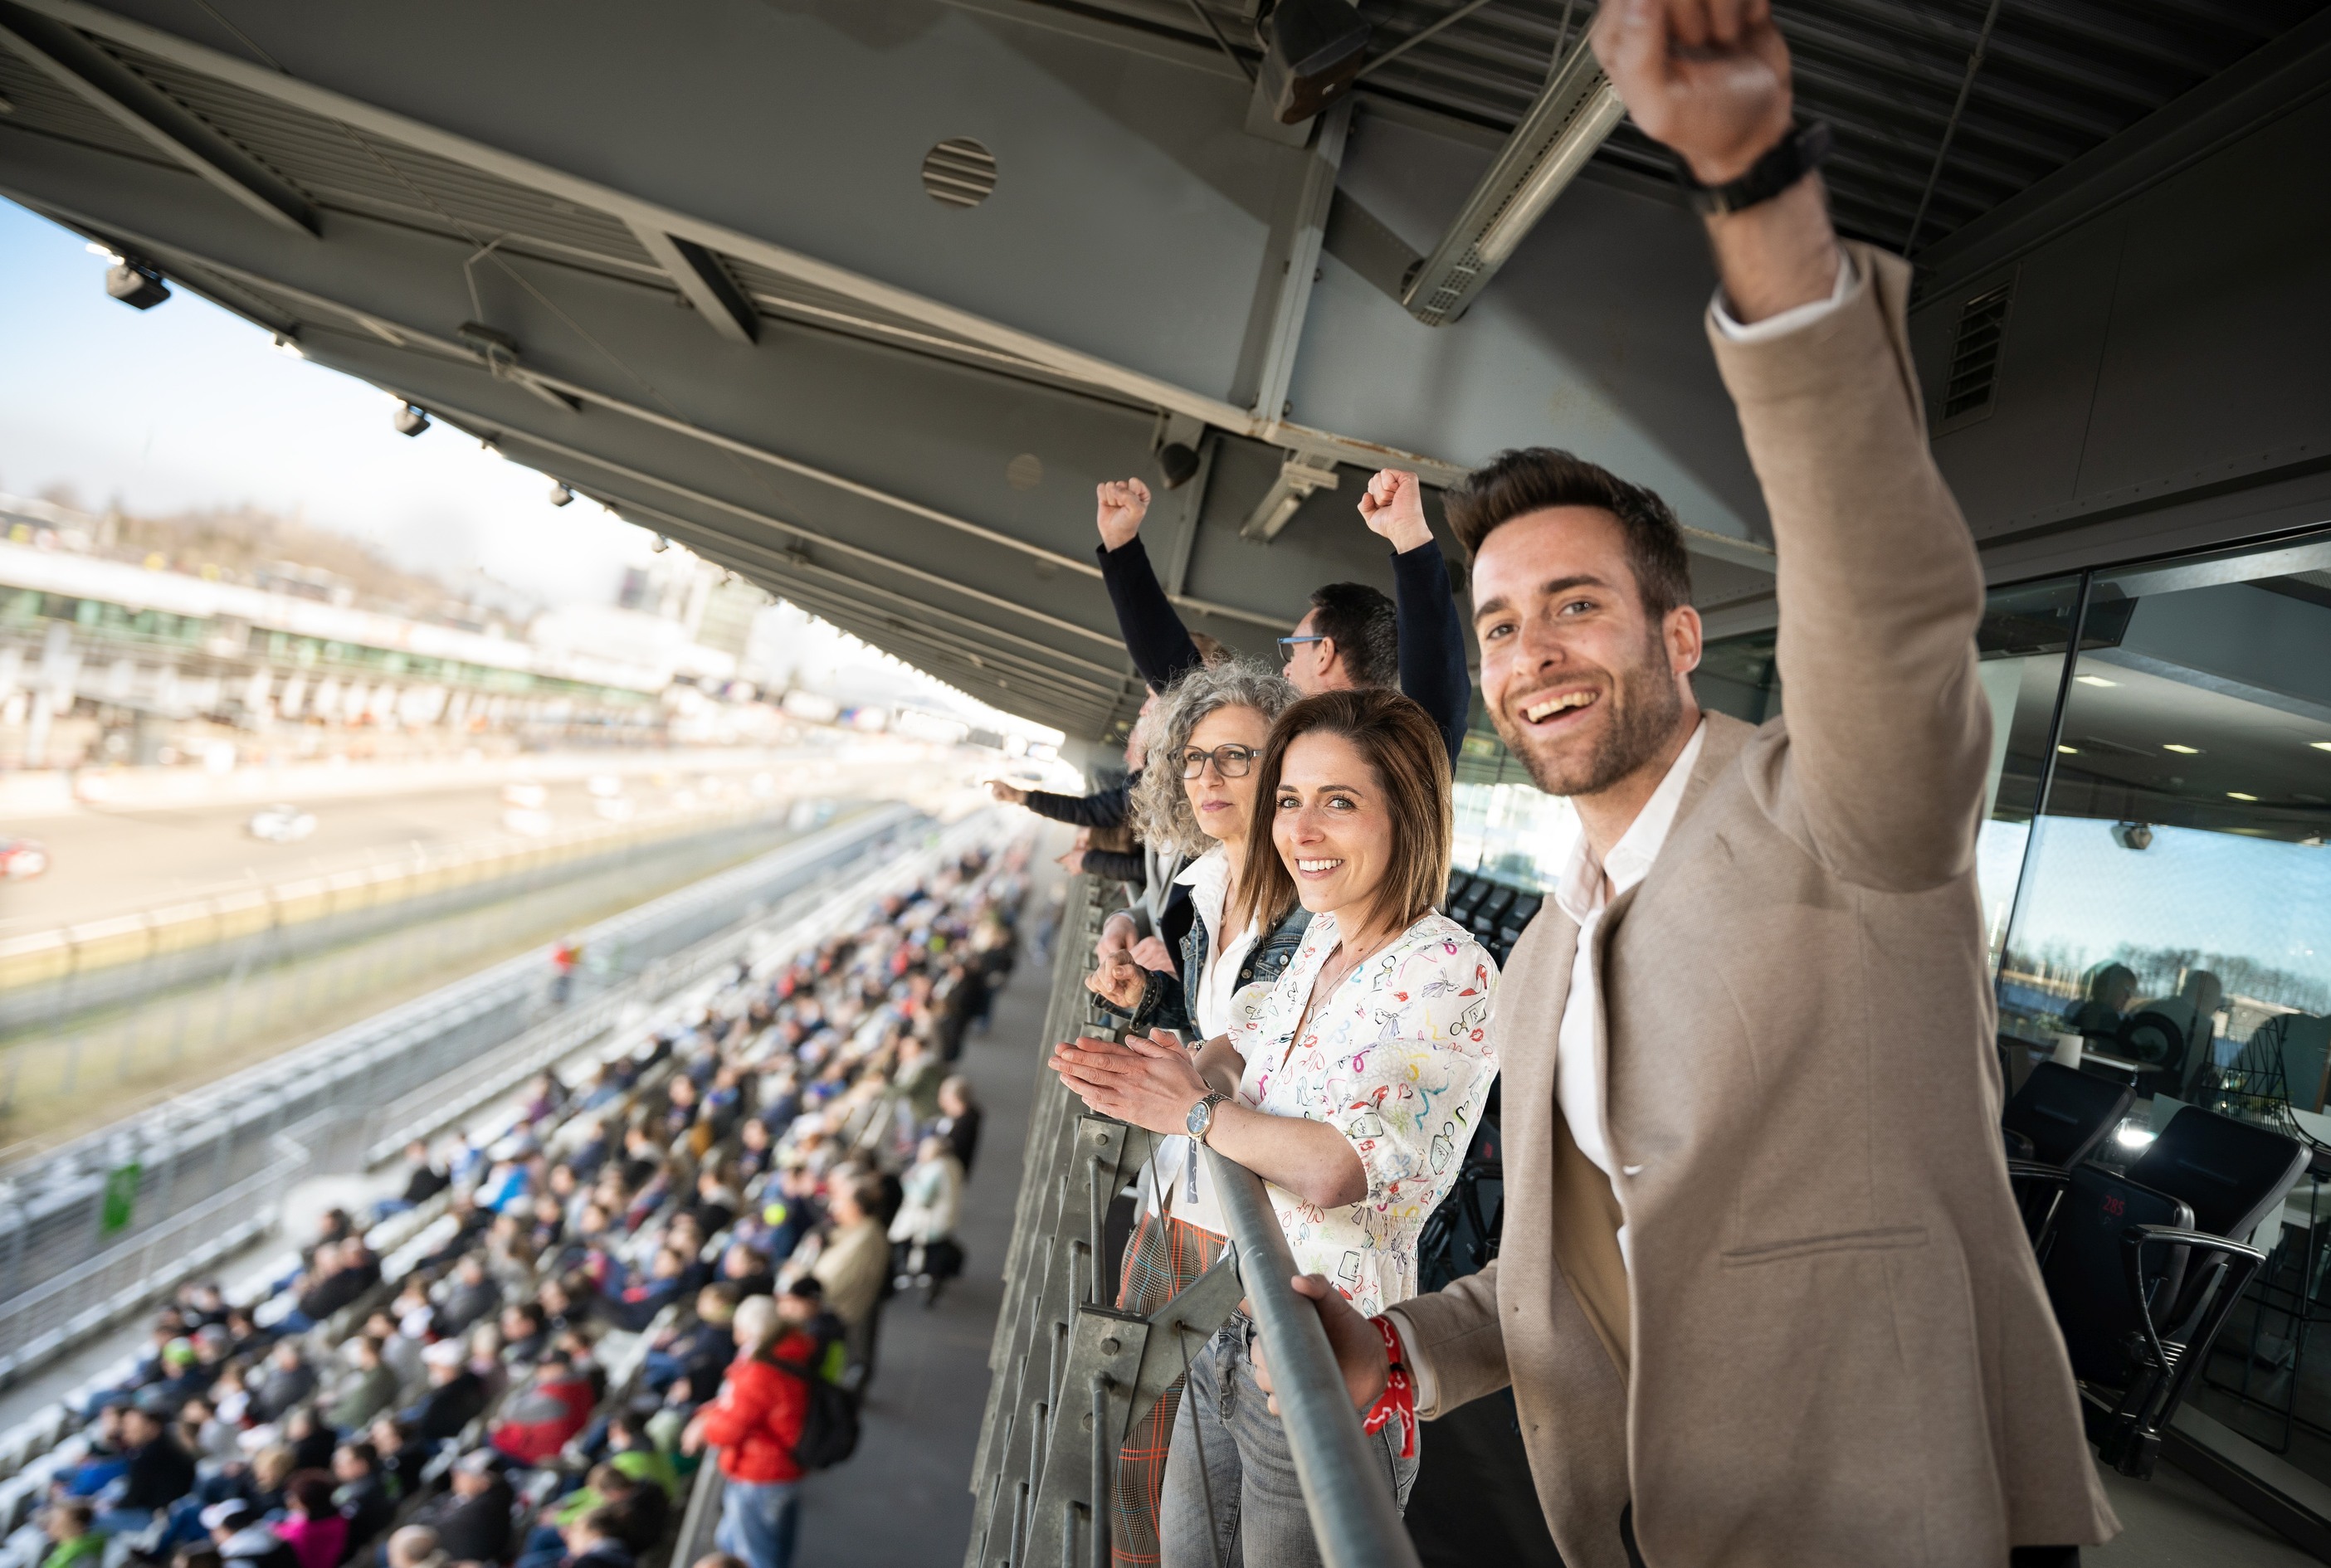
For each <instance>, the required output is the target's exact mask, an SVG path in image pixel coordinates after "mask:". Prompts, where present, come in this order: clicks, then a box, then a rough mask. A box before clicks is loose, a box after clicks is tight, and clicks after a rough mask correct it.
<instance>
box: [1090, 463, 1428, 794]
mask: <svg viewBox="0 0 2331 1568" xmlns="http://www.w3.org/2000/svg"><path fill="white" fill-rule="evenodd" d="M1097 499H1098V500H1099V516H1098V519H1097V520H1098V522H1099V527H1100V540H1101V542H1100V548H1099V556H1100V575H1101V581H1102V583H1103V584H1105V585H1106V586H1107V587H1108V596H1109V602H1110V603H1112V604H1114V605H1115V606H1116V607H1117V622H1118V629H1119V630H1120V631H1122V632H1124V633H1125V646H1126V648H1127V651H1129V652H1131V653H1132V655H1133V667H1134V669H1135V670H1138V671H1139V672H1140V674H1141V678H1142V679H1144V680H1146V681H1147V682H1148V683H1149V687H1150V689H1152V690H1153V691H1163V690H1164V689H1166V687H1168V686H1171V685H1172V684H1173V683H1174V681H1175V678H1176V677H1178V676H1180V675H1182V674H1184V673H1185V671H1188V670H1194V669H1196V668H1197V667H1198V665H1199V664H1200V663H1201V662H1202V661H1203V660H1202V659H1201V657H1200V654H1199V651H1198V645H1197V644H1196V643H1195V642H1194V641H1192V640H1191V637H1190V632H1189V630H1188V628H1186V627H1185V626H1184V625H1183V624H1182V618H1181V617H1180V616H1179V615H1178V614H1176V613H1175V611H1174V604H1173V601H1172V600H1170V599H1169V598H1167V597H1166V589H1165V587H1164V585H1163V584H1160V583H1159V582H1158V581H1157V574H1156V571H1155V570H1153V569H1152V568H1151V566H1150V565H1149V554H1148V552H1147V551H1146V550H1145V549H1144V548H1143V547H1142V544H1141V519H1142V518H1144V517H1145V516H1146V515H1147V513H1148V510H1149V487H1148V486H1147V485H1146V484H1143V483H1142V482H1141V481H1140V480H1137V479H1133V480H1111V481H1109V482H1107V483H1104V484H1102V485H1100V486H1099V487H1098V489H1097ZM1359 510H1360V517H1361V518H1362V520H1363V521H1365V523H1366V524H1367V526H1368V527H1369V529H1370V530H1371V531H1373V532H1374V533H1375V534H1376V535H1378V536H1379V537H1382V538H1383V539H1384V541H1385V542H1386V543H1388V544H1389V545H1391V546H1392V548H1393V557H1392V573H1393V591H1394V599H1392V600H1387V599H1385V597H1384V594H1381V593H1380V592H1378V591H1377V590H1376V589H1374V588H1371V587H1369V586H1367V585H1366V584H1364V583H1330V584H1327V585H1326V586H1325V587H1322V588H1318V589H1316V590H1314V591H1313V593H1312V594H1311V607H1310V609H1309V610H1308V611H1307V612H1305V613H1304V616H1303V619H1302V620H1300V621H1299V622H1296V626H1295V630H1294V632H1291V633H1290V634H1289V635H1288V636H1286V637H1282V638H1280V651H1281V652H1282V653H1283V654H1284V655H1285V656H1286V668H1285V673H1286V676H1287V679H1289V680H1290V681H1292V682H1293V683H1294V685H1295V689H1297V690H1298V691H1299V692H1301V693H1302V694H1303V695H1304V696H1306V697H1313V696H1317V695H1318V693H1320V692H1322V691H1342V690H1348V689H1353V688H1359V687H1370V686H1389V687H1396V688H1397V689H1399V690H1401V691H1402V692H1403V693H1404V694H1406V695H1407V696H1409V697H1411V698H1414V699H1415V700H1416V702H1417V703H1418V704H1419V705H1420V706H1421V707H1422V708H1423V709H1424V711H1425V712H1426V713H1427V714H1429V715H1431V716H1432V722H1433V724H1434V725H1435V726H1436V727H1438V728H1439V729H1440V731H1441V738H1442V739H1443V740H1444V741H1446V742H1447V743H1448V746H1449V758H1450V763H1451V766H1454V765H1455V764H1456V759H1457V753H1458V750H1459V748H1460V746H1463V745H1464V742H1465V723H1466V719H1467V717H1468V715H1469V711H1470V708H1471V707H1472V701H1473V683H1472V679H1471V677H1470V675H1469V674H1468V673H1467V671H1466V669H1465V631H1464V626H1463V623H1462V622H1460V620H1459V618H1458V614H1457V601H1456V597H1455V595H1454V594H1452V593H1451V590H1450V584H1449V566H1448V563H1447V562H1446V561H1445V560H1443V559H1442V557H1441V546H1440V545H1439V544H1438V543H1437V542H1435V541H1434V539H1433V537H1432V527H1431V526H1430V525H1428V524H1427V523H1426V522H1425V520H1424V505H1423V489H1422V485H1421V484H1420V483H1419V481H1418V480H1417V477H1416V476H1415V475H1414V474H1413V473H1409V472H1407V471H1405V470H1401V469H1385V470H1383V471H1382V472H1381V473H1378V474H1377V475H1376V476H1375V478H1374V479H1372V480H1369V481H1368V488H1367V490H1366V492H1365V494H1364V495H1363V496H1362V497H1361V499H1360V506H1359Z"/></svg>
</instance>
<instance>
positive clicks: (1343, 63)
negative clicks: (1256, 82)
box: [1261, 0, 1368, 125]
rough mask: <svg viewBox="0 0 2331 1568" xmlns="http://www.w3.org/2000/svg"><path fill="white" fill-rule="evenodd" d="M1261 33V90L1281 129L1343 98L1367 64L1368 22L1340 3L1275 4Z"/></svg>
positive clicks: (1297, 0) (1298, 0)
mask: <svg viewBox="0 0 2331 1568" xmlns="http://www.w3.org/2000/svg"><path fill="white" fill-rule="evenodd" d="M1262 33H1263V43H1264V45H1265V47H1264V49H1263V52H1262V80H1261V92H1262V96H1263V100H1264V101H1265V102H1267V103H1269V104H1270V112H1271V113H1272V114H1273V115H1274V116H1275V117H1277V119H1278V120H1279V123H1280V124H1281V125H1301V124H1302V123H1303V122H1304V121H1305V120H1307V119H1310V118H1311V117H1312V116H1313V115H1315V114H1318V112H1319V111H1320V110H1321V109H1325V108H1327V106H1328V105H1329V104H1331V103H1333V102H1335V101H1336V100H1337V99H1339V98H1341V97H1343V96H1344V94H1345V92H1346V90H1349V89H1350V87H1351V85H1352V81H1353V79H1354V78H1355V77H1356V76H1358V75H1359V73H1360V67H1361V66H1362V65H1365V63H1367V58H1368V24H1366V23H1365V22H1364V21H1362V20H1361V19H1360V14H1359V13H1358V12H1357V11H1355V10H1353V9H1352V8H1351V7H1350V6H1349V5H1346V4H1344V0H1279V4H1278V5H1277V6H1275V7H1273V8H1272V10H1271V13H1270V16H1269V17H1268V18H1266V19H1265V20H1264V22H1263V24H1262Z"/></svg>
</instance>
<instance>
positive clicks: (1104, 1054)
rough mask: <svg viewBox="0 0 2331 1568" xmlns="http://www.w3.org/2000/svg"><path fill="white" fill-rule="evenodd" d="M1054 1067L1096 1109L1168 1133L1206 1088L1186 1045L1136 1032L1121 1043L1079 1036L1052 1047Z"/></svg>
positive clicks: (1183, 1121) (1186, 1119) (1182, 1122)
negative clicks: (1169, 1042)
mask: <svg viewBox="0 0 2331 1568" xmlns="http://www.w3.org/2000/svg"><path fill="white" fill-rule="evenodd" d="M1052 1070H1053V1071H1055V1072H1057V1073H1059V1074H1060V1075H1061V1081H1062V1082H1064V1083H1066V1084H1067V1085H1068V1086H1069V1088H1070V1092H1071V1093H1073V1094H1075V1095H1076V1096H1077V1098H1080V1099H1081V1100H1083V1101H1084V1102H1085V1104H1086V1105H1087V1106H1089V1107H1091V1108H1092V1109H1093V1110H1094V1111H1095V1112H1097V1113H1098V1114H1099V1115H1101V1116H1105V1117H1116V1118H1117V1119H1118V1121H1121V1122H1130V1123H1132V1124H1133V1125H1134V1126H1137V1127H1145V1128H1146V1129H1147V1130H1149V1131H1150V1132H1153V1133H1164V1134H1166V1135H1168V1136H1171V1135H1173V1134H1175V1133H1179V1132H1181V1131H1182V1130H1183V1129H1184V1128H1185V1126H1188V1123H1189V1116H1190V1107H1192V1106H1194V1105H1196V1104H1197V1103H1198V1102H1199V1101H1200V1100H1201V1099H1203V1098H1205V1096H1206V1094H1207V1093H1208V1089H1207V1086H1206V1080H1205V1079H1203V1078H1201V1077H1199V1076H1198V1064H1197V1063H1196V1061H1194V1060H1192V1058H1191V1055H1190V1053H1189V1052H1188V1051H1187V1050H1184V1049H1183V1048H1182V1047H1180V1046H1178V1045H1161V1044H1159V1043H1158V1042H1157V1041H1152V1040H1144V1039H1142V1038H1141V1037H1140V1036H1138V1035H1135V1036H1132V1037H1130V1038H1128V1039H1127V1041H1125V1043H1124V1044H1122V1045H1112V1044H1110V1043H1109V1042H1108V1041H1102V1040H1090V1039H1080V1040H1075V1041H1069V1042H1067V1043H1066V1044H1063V1045H1060V1046H1056V1047H1054V1048H1053V1050H1052Z"/></svg>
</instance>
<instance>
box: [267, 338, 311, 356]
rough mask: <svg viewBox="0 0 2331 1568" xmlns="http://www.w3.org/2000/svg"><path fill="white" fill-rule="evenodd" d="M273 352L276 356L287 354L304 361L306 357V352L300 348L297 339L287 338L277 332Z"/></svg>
mask: <svg viewBox="0 0 2331 1568" xmlns="http://www.w3.org/2000/svg"><path fill="white" fill-rule="evenodd" d="M275 352H276V353H278V354H288V355H290V356H291V357H292V358H294V359H305V358H307V357H308V351H307V350H306V349H304V348H302V347H300V340H299V339H298V338H296V337H289V336H287V335H285V334H283V333H281V332H278V333H277V334H276V335H275Z"/></svg>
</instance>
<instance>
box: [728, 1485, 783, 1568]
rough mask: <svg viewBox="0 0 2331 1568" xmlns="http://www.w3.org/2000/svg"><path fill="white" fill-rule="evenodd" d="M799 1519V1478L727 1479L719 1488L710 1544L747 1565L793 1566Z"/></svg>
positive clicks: (762, 1567)
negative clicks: (716, 1521)
mask: <svg viewBox="0 0 2331 1568" xmlns="http://www.w3.org/2000/svg"><path fill="white" fill-rule="evenodd" d="M800 1520H801V1483H800V1482H798V1481H730V1482H728V1484H727V1485H726V1486H725V1487H722V1488H721V1492H720V1527H719V1528H718V1529H717V1530H715V1531H714V1532H713V1533H712V1544H714V1545H716V1546H718V1547H719V1548H720V1550H722V1551H723V1552H726V1553H728V1554H729V1555H730V1556H732V1557H741V1558H743V1559H744V1560H745V1562H746V1563H747V1564H748V1565H749V1568H793V1561H794V1530H795V1528H796V1526H797V1525H799V1523H800Z"/></svg>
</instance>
